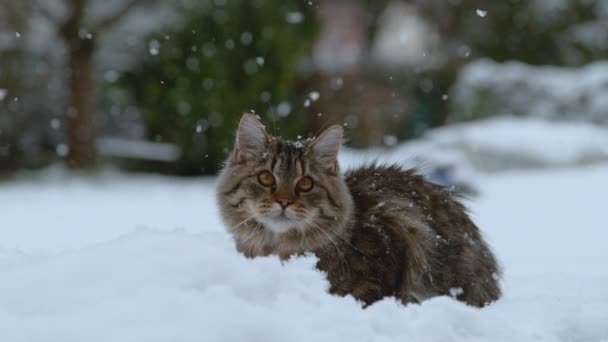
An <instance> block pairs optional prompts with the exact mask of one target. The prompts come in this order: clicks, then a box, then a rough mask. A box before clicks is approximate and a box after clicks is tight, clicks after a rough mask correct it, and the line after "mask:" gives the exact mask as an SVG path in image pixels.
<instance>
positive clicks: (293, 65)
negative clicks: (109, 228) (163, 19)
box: [113, 0, 317, 174]
mask: <svg viewBox="0 0 608 342" xmlns="http://www.w3.org/2000/svg"><path fill="white" fill-rule="evenodd" d="M175 6H177V13H179V15H180V16H181V17H182V19H183V21H182V22H181V25H179V26H178V27H168V28H163V29H160V30H159V31H158V32H157V33H154V34H152V35H150V36H149V37H148V38H147V44H148V48H149V51H148V52H149V53H148V54H145V55H142V56H141V60H140V61H139V62H138V63H136V65H137V66H136V67H135V68H134V69H133V70H130V71H129V72H126V73H123V74H122V75H121V77H120V79H119V80H118V81H117V82H116V83H115V84H114V85H113V87H114V90H119V91H120V93H122V94H127V96H125V98H126V99H127V100H126V101H125V102H127V103H125V104H124V105H127V104H133V105H135V106H137V107H138V108H139V109H140V110H141V112H142V114H143V117H144V121H145V126H146V134H147V137H148V139H150V140H162V141H164V142H173V143H176V144H178V145H179V146H180V147H181V148H182V150H183V157H182V160H181V161H180V163H179V169H178V172H180V173H195V174H196V173H201V172H203V173H209V172H214V171H215V170H217V166H218V164H219V163H220V162H221V161H222V160H223V159H224V158H225V156H226V154H227V152H228V150H229V148H231V146H232V143H233V139H234V136H233V133H234V129H235V128H236V124H237V123H238V119H239V118H240V116H241V114H242V113H243V112H244V111H250V110H255V111H256V112H257V113H259V114H260V115H261V116H262V117H264V119H265V121H266V122H270V123H272V126H274V125H275V124H276V126H277V127H279V126H280V127H281V128H282V129H281V131H280V133H281V134H282V135H284V136H293V135H294V134H296V132H297V131H300V132H302V131H303V128H305V127H306V124H308V123H307V122H304V121H305V120H306V119H305V118H303V117H302V116H298V115H294V114H293V113H292V114H289V113H288V110H287V109H289V107H293V106H291V105H290V103H295V102H293V101H294V100H295V99H296V98H297V94H296V92H295V89H296V83H297V82H298V68H299V65H300V63H301V62H302V59H303V58H304V57H306V56H309V55H310V49H311V46H312V43H313V41H314V38H315V36H316V31H317V23H316V18H315V16H314V15H315V9H314V8H313V7H312V6H311V5H310V4H309V2H308V1H299V0H288V1H286V0H263V1H262V0H223V1H219V0H215V1H189V2H188V3H187V4H186V3H181V4H175ZM114 104H115V103H114ZM269 130H270V131H272V130H273V127H270V128H269Z"/></svg>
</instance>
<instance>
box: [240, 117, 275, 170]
mask: <svg viewBox="0 0 608 342" xmlns="http://www.w3.org/2000/svg"><path fill="white" fill-rule="evenodd" d="M268 140H269V139H268V134H267V133H266V130H265V129H264V125H262V123H261V122H260V120H259V119H258V117H257V116H256V115H253V114H251V113H245V114H243V117H242V118H241V122H240V123H239V129H238V131H237V133H236V144H235V147H234V158H235V159H236V161H241V160H243V159H246V158H247V157H250V156H255V155H261V154H262V153H264V151H265V150H266V148H267V146H268Z"/></svg>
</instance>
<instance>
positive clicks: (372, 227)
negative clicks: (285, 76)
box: [217, 113, 501, 307]
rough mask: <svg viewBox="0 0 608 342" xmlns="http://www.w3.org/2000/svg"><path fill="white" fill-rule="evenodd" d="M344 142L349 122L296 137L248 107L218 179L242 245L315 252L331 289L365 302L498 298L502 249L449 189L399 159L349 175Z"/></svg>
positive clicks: (475, 302)
mask: <svg viewBox="0 0 608 342" xmlns="http://www.w3.org/2000/svg"><path fill="white" fill-rule="evenodd" d="M342 143H343V132H342V128H341V127H340V126H333V127H330V128H328V129H327V130H326V131H325V132H323V134H321V135H320V136H319V137H317V138H314V139H308V140H305V141H296V142H292V141H287V140H283V139H281V138H278V137H273V136H271V135H269V134H268V133H267V132H266V130H265V128H264V126H263V125H262V123H261V122H260V119H259V118H258V117H257V116H255V115H252V114H249V113H246V114H244V115H243V117H242V118H241V121H240V124H239V127H238V130H237V135H236V143H235V147H234V150H233V151H232V153H231V154H230V156H229V157H228V159H227V161H226V163H225V166H224V168H223V170H222V171H221V173H220V177H219V183H218V188H217V199H218V205H219V208H220V212H221V215H222V218H223V220H224V222H225V223H226V224H227V226H228V231H229V233H230V234H231V235H232V236H233V238H234V240H235V242H236V247H237V250H238V251H239V252H241V253H243V254H244V255H245V256H247V257H250V258H253V257H258V256H267V255H277V256H279V257H280V258H281V259H288V258H290V257H291V256H293V255H302V254H306V253H314V254H315V255H316V256H317V258H318V263H317V268H318V269H319V270H321V271H323V272H325V273H326V275H327V278H328V280H329V283H330V289H329V292H330V293H332V294H336V295H341V296H346V295H352V296H353V297H354V298H356V299H358V300H360V301H361V302H362V303H363V305H364V306H365V307H366V306H368V305H370V304H372V303H374V302H376V301H378V300H381V299H383V298H385V297H390V296H392V297H396V298H398V299H399V300H400V301H402V302H403V303H405V304H407V303H420V302H421V301H423V300H425V299H427V298H430V297H434V296H439V295H448V296H452V297H454V298H456V299H458V300H460V301H462V302H465V303H467V304H469V305H471V306H475V307H483V306H485V305H488V304H490V303H492V302H494V301H496V300H497V299H499V297H500V296H501V291H500V287H499V283H498V282H499V275H500V270H499V267H498V265H497V262H496V259H495V257H494V255H493V253H492V252H491V250H490V249H489V248H488V246H487V244H486V243H485V242H484V240H483V238H482V236H481V234H480V231H479V229H478V228H477V226H475V224H474V223H473V222H472V221H471V219H470V218H469V216H468V215H467V213H466V210H465V208H464V206H463V205H462V204H461V203H460V202H459V201H458V200H457V198H455V196H454V195H453V194H452V193H451V192H450V191H448V190H447V189H444V188H442V187H439V186H437V185H434V184H432V183H430V182H428V181H426V180H425V179H424V178H423V177H422V176H420V175H417V174H416V172H415V171H414V170H403V169H402V168H400V167H398V166H395V165H392V166H381V165H369V166H365V167H361V168H359V169H356V170H352V171H349V172H347V173H346V174H345V175H341V173H340V168H339V164H338V153H339V151H340V148H341V146H342Z"/></svg>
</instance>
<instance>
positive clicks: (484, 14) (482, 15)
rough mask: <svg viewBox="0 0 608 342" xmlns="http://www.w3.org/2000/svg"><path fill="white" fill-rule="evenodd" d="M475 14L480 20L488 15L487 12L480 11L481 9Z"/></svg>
mask: <svg viewBox="0 0 608 342" xmlns="http://www.w3.org/2000/svg"><path fill="white" fill-rule="evenodd" d="M476 12H477V15H478V16H480V17H482V18H483V17H485V16H486V14H488V11H484V10H481V9H477V11H476Z"/></svg>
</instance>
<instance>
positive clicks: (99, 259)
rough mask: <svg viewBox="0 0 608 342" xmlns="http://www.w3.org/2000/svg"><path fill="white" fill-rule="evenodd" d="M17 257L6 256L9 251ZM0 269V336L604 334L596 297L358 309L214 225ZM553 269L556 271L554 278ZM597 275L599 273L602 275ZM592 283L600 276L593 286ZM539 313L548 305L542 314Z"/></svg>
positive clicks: (304, 270) (442, 301)
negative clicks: (252, 253) (211, 229)
mask: <svg viewBox="0 0 608 342" xmlns="http://www.w3.org/2000/svg"><path fill="white" fill-rule="evenodd" d="M15 257H16V256H15ZM14 262H18V263H19V264H20V265H19V267H18V268H16V267H10V268H4V267H3V268H0V272H2V274H3V281H2V283H0V322H2V329H0V340H2V341H12V342H20V341H24V342H25V341H28V342H29V341H49V342H53V341H57V342H66V341H90V342H94V341H201V340H204V341H268V342H272V341H281V342H283V341H311V340H313V341H339V340H358V341H403V340H411V339H413V340H418V341H422V340H424V341H446V340H450V341H471V340H478V341H482V340H493V341H531V340H545V341H559V340H572V339H573V338H575V337H577V338H578V337H584V339H588V340H594V339H595V340H597V339H599V338H601V337H606V336H608V330H607V329H608V328H606V326H605V325H604V323H605V322H606V319H608V312H607V310H606V309H605V307H606V301H605V300H606V298H605V296H604V298H603V300H604V301H603V302H602V301H586V302H585V304H584V307H583V305H582V304H580V303H578V302H577V301H576V300H574V301H566V302H564V301H562V300H560V299H559V298H555V297H552V296H548V295H542V294H539V295H538V296H537V297H534V298H516V297H514V296H512V295H511V294H510V291H509V289H508V288H507V291H506V292H507V296H506V297H505V298H504V299H503V300H501V301H499V302H498V303H496V304H494V305H492V306H490V307H488V308H485V309H483V310H478V309H474V308H471V307H467V306H465V305H463V304H461V303H459V302H456V301H455V300H452V299H451V298H436V299H433V300H430V301H427V302H425V303H424V304H423V305H410V306H407V307H404V306H403V305H401V304H398V303H396V302H395V301H393V300H389V299H386V300H384V301H382V302H379V303H377V304H375V305H373V306H372V307H370V308H368V309H366V310H363V309H362V308H361V306H360V304H359V303H357V302H356V301H355V300H354V299H352V298H340V297H335V296H331V295H329V294H327V293H326V289H327V287H328V284H327V282H326V281H325V280H324V277H323V275H322V274H321V273H320V272H318V271H316V270H314V264H315V258H314V257H305V258H298V259H295V260H291V261H289V262H287V263H285V264H281V262H280V261H279V260H278V259H276V258H258V259H255V260H249V259H245V258H244V257H242V256H240V255H239V254H237V253H236V251H235V250H234V247H233V245H232V242H231V241H230V239H229V238H228V237H227V236H226V235H224V234H222V233H207V234H198V235H194V234H188V233H184V232H160V231H151V230H140V231H138V232H134V233H130V234H127V235H124V236H122V237H120V238H118V239H115V240H113V241H109V242H106V243H102V244H99V245H96V246H93V247H89V248H86V249H81V250H74V251H69V252H64V253H61V254H58V255H56V256H54V257H52V258H44V259H38V260H19V261H18V260H14ZM559 280H562V279H559ZM603 283H604V284H605V285H608V284H606V280H605V279H603ZM598 286H601V284H600V285H598ZM549 313H550V314H549Z"/></svg>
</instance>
